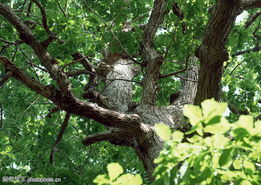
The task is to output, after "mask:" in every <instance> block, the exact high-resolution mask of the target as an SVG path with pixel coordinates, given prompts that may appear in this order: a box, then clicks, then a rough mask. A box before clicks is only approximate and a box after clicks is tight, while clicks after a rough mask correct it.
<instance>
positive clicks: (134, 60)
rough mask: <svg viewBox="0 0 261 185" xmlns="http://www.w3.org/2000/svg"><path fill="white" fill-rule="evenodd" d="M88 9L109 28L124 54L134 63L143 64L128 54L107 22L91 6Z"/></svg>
mask: <svg viewBox="0 0 261 185" xmlns="http://www.w3.org/2000/svg"><path fill="white" fill-rule="evenodd" d="M86 6H87V8H89V9H90V10H91V11H92V12H93V13H94V14H95V15H96V16H97V17H98V18H99V19H100V20H101V21H102V22H103V24H104V25H105V26H106V28H108V30H109V32H110V33H111V34H112V35H113V37H114V38H115V39H116V41H117V42H118V44H119V45H120V47H121V49H122V50H123V51H124V53H125V54H126V55H127V56H128V57H129V58H130V59H131V60H133V62H135V63H137V64H141V63H140V62H138V61H137V60H136V59H134V58H133V57H132V56H131V55H130V54H129V53H128V52H127V50H126V49H125V48H124V47H123V45H122V43H121V41H120V40H119V38H118V37H117V36H116V35H115V33H114V32H113V31H112V30H111V29H110V28H109V26H108V25H107V23H106V21H105V20H104V19H103V18H102V17H101V16H100V15H99V14H98V13H97V12H96V11H95V10H93V9H92V8H91V7H90V6H88V5H87V4H86Z"/></svg>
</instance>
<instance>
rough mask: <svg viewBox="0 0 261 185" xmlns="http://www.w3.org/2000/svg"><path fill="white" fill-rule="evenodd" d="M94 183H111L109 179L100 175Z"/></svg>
mask: <svg viewBox="0 0 261 185" xmlns="http://www.w3.org/2000/svg"><path fill="white" fill-rule="evenodd" d="M93 182H94V183H96V184H106V183H109V182H110V181H109V179H107V178H106V175H98V176H97V177H96V178H95V179H94V180H93Z"/></svg>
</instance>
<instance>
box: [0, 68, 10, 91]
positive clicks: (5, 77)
mask: <svg viewBox="0 0 261 185" xmlns="http://www.w3.org/2000/svg"><path fill="white" fill-rule="evenodd" d="M11 76H12V72H11V71H9V72H7V73H6V74H5V75H4V76H3V77H2V79H1V80H0V87H2V86H3V85H4V84H5V82H7V80H9V78H10V77H11Z"/></svg>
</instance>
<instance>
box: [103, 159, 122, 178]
mask: <svg viewBox="0 0 261 185" xmlns="http://www.w3.org/2000/svg"><path fill="white" fill-rule="evenodd" d="M107 170H108V173H109V178H110V180H115V179H116V178H117V177H119V175H120V174H122V173H123V168H122V167H121V165H120V164H119V163H110V164H108V166H107Z"/></svg>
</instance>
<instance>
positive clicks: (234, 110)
mask: <svg viewBox="0 0 261 185" xmlns="http://www.w3.org/2000/svg"><path fill="white" fill-rule="evenodd" d="M228 108H229V110H230V111H231V112H233V113H234V114H239V115H248V114H250V113H249V111H248V110H247V109H245V110H239V109H237V108H236V107H235V106H233V105H231V104H228Z"/></svg>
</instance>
